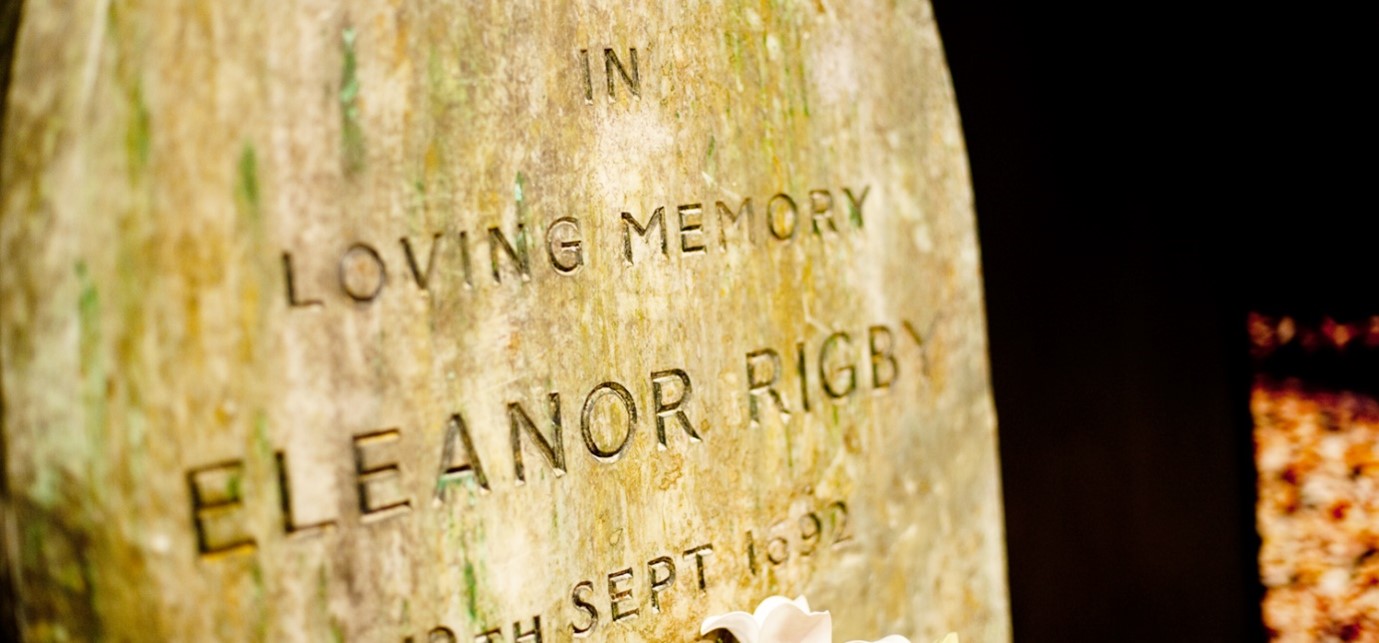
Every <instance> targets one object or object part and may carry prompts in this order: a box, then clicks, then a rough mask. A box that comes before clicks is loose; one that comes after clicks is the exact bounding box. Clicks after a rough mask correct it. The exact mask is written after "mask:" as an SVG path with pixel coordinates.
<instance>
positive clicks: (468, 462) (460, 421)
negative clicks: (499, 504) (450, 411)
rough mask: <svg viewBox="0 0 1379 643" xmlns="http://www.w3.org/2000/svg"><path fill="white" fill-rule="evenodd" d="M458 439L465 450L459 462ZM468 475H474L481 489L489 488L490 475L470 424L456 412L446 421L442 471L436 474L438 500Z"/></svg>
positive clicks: (486, 489) (442, 446) (442, 448)
mask: <svg viewBox="0 0 1379 643" xmlns="http://www.w3.org/2000/svg"><path fill="white" fill-rule="evenodd" d="M457 441H458V443H459V446H460V448H461V449H463V450H464V454H463V456H462V457H463V459H462V460H460V461H459V462H456V461H455V444H456V442H457ZM466 476H473V478H474V480H475V482H478V483H479V489H480V490H482V491H488V490H489V487H488V476H486V475H484V465H483V462H481V461H480V460H479V453H478V452H477V451H475V450H474V440H473V438H471V437H470V435H469V426H468V425H467V424H466V423H465V421H464V416H462V415H460V414H459V413H456V414H454V415H451V416H450V420H449V421H447V422H446V423H445V438H444V442H443V444H442V445H441V464H440V473H439V474H438V475H437V476H436V501H437V502H440V501H442V500H444V499H445V496H446V492H447V490H448V489H449V488H450V487H451V485H452V484H454V483H455V482H458V481H460V480H462V479H464V478H465V477H466Z"/></svg>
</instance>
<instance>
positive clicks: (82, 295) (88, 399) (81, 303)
mask: <svg viewBox="0 0 1379 643" xmlns="http://www.w3.org/2000/svg"><path fill="white" fill-rule="evenodd" d="M76 273H77V284H78V293H79V294H78V296H77V329H78V331H77V333H78V335H77V337H78V340H77V341H78V347H79V348H78V350H79V354H80V355H81V391H82V407H83V409H84V410H85V413H86V443H85V446H86V448H88V449H91V450H93V451H95V450H99V449H100V448H101V445H103V444H105V427H106V420H107V410H108V404H107V402H108V400H107V396H106V379H107V372H106V371H107V368H106V363H105V354H104V351H103V350H102V346H101V342H102V335H101V297H100V293H99V292H98V291H97V290H96V284H95V282H94V281H93V280H92V277H91V272H90V270H89V269H88V268H87V266H86V262H84V261H78V262H77V264H76Z"/></svg>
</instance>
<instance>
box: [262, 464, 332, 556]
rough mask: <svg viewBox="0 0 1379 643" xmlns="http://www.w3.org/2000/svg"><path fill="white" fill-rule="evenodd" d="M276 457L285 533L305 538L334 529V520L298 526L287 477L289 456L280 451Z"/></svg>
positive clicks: (279, 496) (279, 497)
mask: <svg viewBox="0 0 1379 643" xmlns="http://www.w3.org/2000/svg"><path fill="white" fill-rule="evenodd" d="M275 456H276V458H275V459H276V460H277V464H278V502H279V503H281V505H282V516H283V533H285V534H287V535H288V536H305V535H308V534H313V533H323V532H326V531H330V530H331V529H334V528H335V521H334V520H321V521H318V522H314V523H311V524H309V525H299V524H297V520H296V518H294V517H293V512H292V486H291V484H289V483H290V480H289V477H288V475H287V455H286V454H284V453H283V452H282V451H278V452H277V453H276V454H275Z"/></svg>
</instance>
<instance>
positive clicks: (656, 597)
mask: <svg viewBox="0 0 1379 643" xmlns="http://www.w3.org/2000/svg"><path fill="white" fill-rule="evenodd" d="M658 566H659V568H660V569H663V570H665V572H664V574H663V575H660V576H658V575H657V574H656V569H657V568H658ZM646 574H647V576H650V577H651V609H652V610H653V611H656V612H659V611H661V592H664V591H666V590H667V589H670V586H671V585H674V584H675V561H674V560H672V559H671V557H670V556H662V557H660V558H655V559H652V560H651V561H650V562H648V563H647V564H646Z"/></svg>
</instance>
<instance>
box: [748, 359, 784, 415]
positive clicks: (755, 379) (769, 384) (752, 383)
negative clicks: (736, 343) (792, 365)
mask: <svg viewBox="0 0 1379 643" xmlns="http://www.w3.org/2000/svg"><path fill="white" fill-rule="evenodd" d="M763 363H764V364H766V365H767V366H768V367H769V368H768V369H767V374H766V375H762V374H761V372H760V369H758V368H757V366H758V365H759V364H763ZM780 375H781V366H780V353H777V352H776V351H774V350H771V349H769V348H763V349H761V350H757V351H752V352H750V353H747V416H748V419H749V421H750V424H751V426H752V427H758V426H761V406H760V403H759V402H758V400H757V398H758V397H759V396H761V395H763V394H764V395H767V396H769V397H770V398H771V399H772V400H773V401H774V402H775V403H776V407H777V408H779V409H780V416H781V421H782V422H789V421H790V409H789V408H788V407H787V406H786V405H785V399H784V398H782V397H781V394H780V392H779V391H777V390H776V388H775V386H776V383H777V382H779V381H780Z"/></svg>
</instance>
